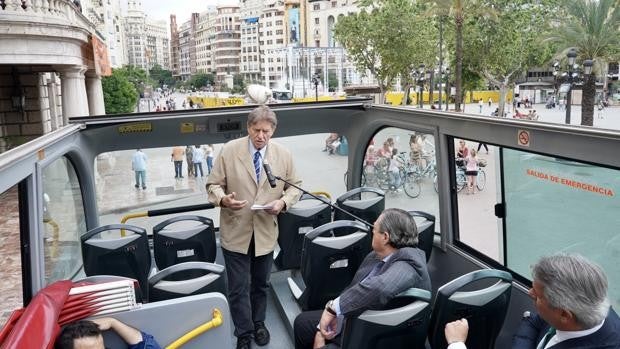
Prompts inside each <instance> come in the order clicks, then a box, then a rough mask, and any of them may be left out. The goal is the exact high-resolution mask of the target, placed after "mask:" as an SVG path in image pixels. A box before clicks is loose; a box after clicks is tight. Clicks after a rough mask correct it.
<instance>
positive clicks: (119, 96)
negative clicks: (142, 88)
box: [101, 69, 138, 114]
mask: <svg viewBox="0 0 620 349" xmlns="http://www.w3.org/2000/svg"><path fill="white" fill-rule="evenodd" d="M101 84H102V87H103V101H104V104H105V110H106V113H107V114H118V113H132V112H133V111H134V109H135V107H136V102H137V101H138V91H137V90H136V88H135V87H134V85H133V84H132V83H131V82H130V81H129V79H127V77H126V75H125V72H124V71H123V70H122V69H114V70H113V71H112V75H110V76H104V77H103V78H102V79H101Z"/></svg>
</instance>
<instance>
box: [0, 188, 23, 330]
mask: <svg viewBox="0 0 620 349" xmlns="http://www.w3.org/2000/svg"><path fill="white" fill-rule="evenodd" d="M0 212H2V215H0V239H1V240H2V251H3V253H2V256H3V258H2V268H0V277H1V278H2V283H0V295H1V297H0V301H1V302H2V304H3V308H2V309H4V310H6V311H3V312H0V323H4V322H5V321H6V319H7V318H8V317H9V315H10V314H11V311H13V309H17V308H21V307H22V306H23V299H22V261H21V254H20V251H21V248H20V241H19V236H20V233H19V198H18V190H17V186H13V187H12V188H9V189H8V190H7V191H5V192H4V193H0Z"/></svg>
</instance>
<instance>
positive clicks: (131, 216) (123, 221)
mask: <svg viewBox="0 0 620 349" xmlns="http://www.w3.org/2000/svg"><path fill="white" fill-rule="evenodd" d="M148 216H149V213H148V212H139V213H130V214H128V215H126V216H124V217H123V219H121V223H122V224H125V222H127V221H128V220H130V219H132V218H140V217H148ZM121 236H125V229H121Z"/></svg>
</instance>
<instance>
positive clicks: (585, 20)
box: [546, 0, 620, 126]
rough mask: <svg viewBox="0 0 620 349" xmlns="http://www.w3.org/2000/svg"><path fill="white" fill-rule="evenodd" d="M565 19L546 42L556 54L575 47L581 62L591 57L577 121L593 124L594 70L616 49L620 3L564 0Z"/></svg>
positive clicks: (599, 69)
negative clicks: (555, 47)
mask: <svg viewBox="0 0 620 349" xmlns="http://www.w3.org/2000/svg"><path fill="white" fill-rule="evenodd" d="M565 10H566V12H567V13H568V15H569V16H568V18H567V19H566V20H564V21H562V22H561V24H560V25H559V26H558V27H557V28H556V30H554V32H553V34H551V35H550V36H549V37H548V38H547V39H546V41H550V42H554V43H557V44H558V55H560V56H565V55H566V52H567V51H568V50H570V49H576V50H577V54H578V58H579V59H581V61H583V60H586V59H592V60H594V65H595V69H594V70H593V74H592V75H590V76H585V78H584V83H583V97H582V100H581V124H582V125H585V126H592V125H593V123H594V97H595V95H596V76H595V74H594V73H595V72H599V74H600V73H601V72H603V71H604V70H605V67H606V66H607V63H608V62H609V60H610V59H613V58H614V57H616V58H617V57H618V54H619V52H620V6H619V4H618V0H598V1H592V0H568V1H566V2H565Z"/></svg>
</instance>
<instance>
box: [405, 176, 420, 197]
mask: <svg viewBox="0 0 620 349" xmlns="http://www.w3.org/2000/svg"><path fill="white" fill-rule="evenodd" d="M403 187H404V189H405V194H407V195H408V196H409V197H410V198H414V199H415V198H417V197H418V196H420V192H421V191H422V188H421V187H420V181H418V180H416V178H415V177H414V176H412V175H408V176H407V177H405V183H403Z"/></svg>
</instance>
